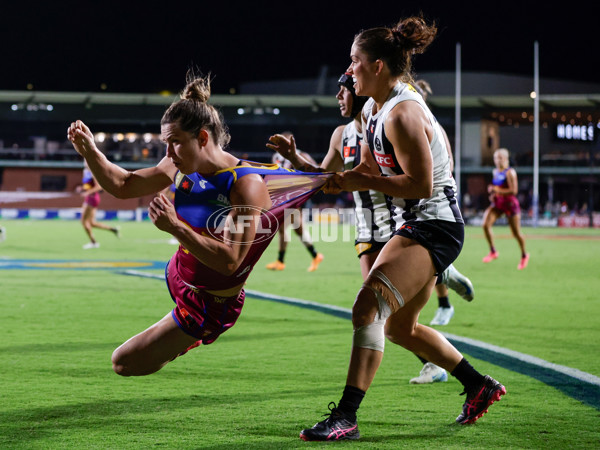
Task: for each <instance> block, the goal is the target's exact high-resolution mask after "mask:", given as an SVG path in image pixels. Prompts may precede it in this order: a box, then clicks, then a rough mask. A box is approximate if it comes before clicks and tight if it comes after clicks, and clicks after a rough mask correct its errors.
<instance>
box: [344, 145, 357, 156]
mask: <svg viewBox="0 0 600 450" xmlns="http://www.w3.org/2000/svg"><path fill="white" fill-rule="evenodd" d="M350 156H356V147H344V158H348V157H350Z"/></svg>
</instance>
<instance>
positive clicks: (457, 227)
mask: <svg viewBox="0 0 600 450" xmlns="http://www.w3.org/2000/svg"><path fill="white" fill-rule="evenodd" d="M394 236H403V237H405V238H408V239H413V240H415V241H417V242H418V243H419V244H421V245H422V246H423V247H425V248H426V249H427V250H429V254H430V255H431V260H432V261H433V265H434V266H435V269H436V271H437V273H436V275H439V274H440V273H442V272H443V271H444V270H446V268H447V267H448V266H449V265H450V264H452V262H454V260H456V258H458V255H459V254H460V251H461V249H462V246H463V242H464V240H465V226H464V224H462V223H456V222H448V221H445V220H421V221H418V220H408V221H406V222H405V223H404V224H403V225H402V226H401V227H400V229H399V230H396V232H395V233H394Z"/></svg>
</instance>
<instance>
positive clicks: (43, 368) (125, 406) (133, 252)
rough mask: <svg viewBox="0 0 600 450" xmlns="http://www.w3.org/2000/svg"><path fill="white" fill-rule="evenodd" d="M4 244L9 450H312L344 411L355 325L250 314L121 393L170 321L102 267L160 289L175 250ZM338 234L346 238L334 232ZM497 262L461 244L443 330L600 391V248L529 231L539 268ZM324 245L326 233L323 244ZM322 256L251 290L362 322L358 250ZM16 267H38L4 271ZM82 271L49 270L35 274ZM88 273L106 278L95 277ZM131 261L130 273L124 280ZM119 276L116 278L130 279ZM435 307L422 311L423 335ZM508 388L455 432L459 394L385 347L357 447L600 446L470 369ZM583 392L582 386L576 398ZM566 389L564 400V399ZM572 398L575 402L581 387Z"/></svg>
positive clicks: (580, 409)
mask: <svg viewBox="0 0 600 450" xmlns="http://www.w3.org/2000/svg"><path fill="white" fill-rule="evenodd" d="M2 225H3V226H4V227H6V228H7V232H8V233H7V235H8V239H7V240H6V241H5V242H3V243H1V244H0V308H1V314H0V330H1V333H2V334H1V336H2V342H1V343H0V355H1V361H2V368H1V370H0V386H1V388H2V396H1V400H0V448H3V449H4V448H7V449H37V448H44V449H63V448H76V449H80V448H86V449H87V448H90V449H94V448H98V449H129V448H132V449H146V448H176V449H223V448H227V449H229V448H233V449H247V448H272V449H288V448H314V447H319V446H321V445H323V444H322V443H305V442H302V441H301V440H300V439H299V438H298V434H299V431H300V430H301V429H302V428H305V427H309V426H312V425H313V424H314V423H315V422H317V421H318V420H321V419H322V414H324V413H325V412H327V404H328V403H329V402H330V401H335V402H337V401H338V400H339V398H340V395H341V392H342V389H343V386H344V382H345V376H346V369H347V365H348V356H349V352H350V345H351V335H352V326H351V323H350V321H349V320H347V319H343V318H337V317H333V316H331V315H327V314H324V313H322V312H319V311H313V310H309V309H305V308H299V307H297V306H292V305H286V304H280V303H275V302H271V301H266V300H259V299H256V298H248V300H247V302H246V305H245V307H244V312H243V314H242V316H241V317H240V319H239V321H238V323H237V324H236V326H235V327H233V328H232V329H231V330H230V331H228V332H227V333H225V334H224V335H223V336H222V337H221V338H220V339H219V340H218V341H217V342H216V343H214V344H212V345H210V346H206V347H200V348H198V349H195V350H193V351H191V352H189V353H188V354H187V355H185V356H184V357H182V358H179V359H177V360H175V361H174V362H173V363H170V364H169V365H167V366H166V367H165V368H164V369H163V370H161V371H160V372H158V373H156V374H154V375H151V376H148V377H139V378H123V377H119V376H117V375H115V374H114V373H113V372H112V368H111V364H110V355H111V353H112V351H113V350H114V348H116V347H117V346H118V345H120V344H121V343H122V342H123V341H125V340H126V339H128V338H129V337H131V336H133V335H134V334H136V333H138V332H140V331H142V330H144V329H145V328H147V327H148V326H149V325H151V324H153V323H154V322H156V321H157V320H158V319H160V318H161V317H163V316H164V315H165V314H166V313H167V312H168V311H170V309H171V308H172V301H171V299H170V296H169V295H168V293H167V291H166V288H165V286H164V283H163V282H161V281H159V280H154V279H148V278H141V277H133V276H124V275H122V274H119V273H118V270H115V269H111V268H106V266H107V264H106V263H107V262H117V263H121V265H122V266H134V265H135V262H139V261H142V262H144V261H158V262H160V265H158V264H157V265H141V266H140V267H134V268H136V269H139V270H146V271H148V272H152V273H155V274H160V273H161V270H162V269H161V267H162V264H163V262H166V260H167V259H168V258H169V257H170V256H171V254H172V253H173V252H174V251H175V246H173V245H170V244H168V242H167V240H168V237H169V236H168V235H166V234H164V233H162V232H160V231H158V230H157V229H155V228H154V227H153V225H152V224H151V223H149V222H143V223H133V222H122V223H120V225H121V227H122V235H123V236H122V238H121V239H120V240H117V239H116V238H115V237H114V236H113V235H111V234H110V233H107V232H103V231H97V232H96V235H97V238H98V240H99V241H100V242H101V247H100V248H99V249H96V250H88V251H84V250H82V248H81V246H82V244H84V243H85V242H86V239H85V236H84V232H83V230H82V228H81V225H80V224H79V222H76V221H35V220H24V221H13V220H7V221H3V223H2ZM337 231H338V232H339V233H340V236H341V235H342V234H343V233H342V232H343V231H347V230H343V229H342V228H339V229H338V230H337ZM495 231H496V235H497V248H498V250H499V252H500V258H499V259H498V260H496V261H494V262H492V263H490V264H482V263H481V258H482V257H483V256H484V255H485V254H486V252H487V247H486V244H485V240H484V238H483V234H482V232H481V229H480V228H467V239H466V241H465V246H464V249H463V252H462V253H461V255H460V257H459V259H458V260H457V261H456V262H455V266H456V267H457V268H458V269H459V270H460V271H461V272H463V273H464V274H466V275H467V276H469V277H470V278H471V280H472V281H473V283H474V285H475V293H476V297H475V300H474V301H473V302H472V303H467V302H465V301H464V300H462V299H461V298H460V297H458V296H457V295H456V294H453V293H452V292H451V294H450V300H451V302H452V304H453V305H454V307H455V309H456V313H455V316H454V318H453V319H452V321H451V322H450V324H449V325H447V326H445V327H438V328H439V329H440V331H444V332H448V333H452V334H455V335H459V336H465V337H469V338H473V339H476V340H479V341H484V342H486V343H489V344H494V345H497V346H500V347H504V348H507V349H510V350H514V351H518V352H521V353H525V354H528V355H532V356H535V357H538V358H541V359H544V360H546V361H549V362H552V363H555V364H560V365H563V366H568V367H571V368H576V369H579V370H581V371H584V372H587V373H589V374H592V375H594V376H596V377H598V376H600V360H599V358H598V355H599V350H600V301H599V299H598V295H599V294H598V293H599V291H600V277H599V276H598V266H599V264H600V251H599V250H600V232H599V231H598V230H587V229H584V230H564V229H547V228H543V229H525V230H524V231H525V234H526V238H527V245H528V250H529V251H530V253H531V255H532V256H531V261H530V264H529V267H528V268H527V269H526V270H524V271H517V269H516V266H517V263H518V260H519V252H518V247H517V244H516V242H515V240H514V239H512V238H511V237H510V234H509V231H508V229H507V228H506V227H496V228H495ZM320 234H321V233H319V234H318V235H320ZM315 245H316V248H317V250H318V251H320V252H322V253H323V254H324V255H325V260H324V261H323V263H322V264H321V266H320V267H319V269H318V270H317V271H316V272H314V273H307V272H306V268H307V267H308V265H309V262H310V258H309V255H308V253H307V252H306V250H305V249H304V248H303V247H302V245H301V244H300V242H299V241H298V239H297V238H295V236H293V239H292V241H291V243H290V245H289V251H288V255H287V258H286V264H287V267H286V270H285V271H283V272H277V273H274V272H270V271H268V270H266V269H265V268H264V265H265V264H266V263H268V262H270V261H272V260H273V259H274V258H275V255H276V250H277V247H276V243H273V244H272V245H271V247H270V248H269V249H268V250H267V252H266V253H265V254H264V255H263V258H262V260H261V261H260V262H259V264H258V265H257V267H256V268H255V270H254V272H253V273H252V275H251V277H250V279H249V282H248V285H247V287H248V289H251V290H254V291H261V292H265V293H271V294H278V295H282V296H286V297H295V298H300V299H305V300H310V301H314V302H321V303H325V304H329V305H337V306H341V307H344V308H350V307H351V305H352V302H353V300H354V296H355V294H356V292H357V290H358V288H359V286H360V284H361V282H362V280H361V276H360V271H359V266H358V260H357V258H356V256H355V254H354V249H353V246H352V244H351V243H350V242H343V240H341V239H339V240H337V241H334V242H324V241H322V240H320V241H317V242H316V243H315ZM14 260H26V261H27V262H26V263H25V264H23V263H22V264H23V266H22V267H21V268H17V269H10V268H8V267H10V266H11V265H12V264H13V263H14ZM52 260H60V261H63V260H65V261H79V262H82V261H85V262H86V264H85V265H84V268H78V267H79V266H78V265H77V264H75V265H70V266H65V264H58V265H57V264H54V265H52V264H50V265H48V264H42V265H41V267H39V266H38V267H35V266H31V265H30V263H31V262H33V261H36V262H40V261H42V262H43V261H52ZM90 262H95V263H96V264H95V265H96V266H97V267H94V264H90ZM123 263H128V264H123ZM121 268H122V267H121ZM436 307H437V301H436V299H435V298H432V299H431V301H430V302H429V304H428V305H427V306H426V308H425V309H424V310H423V312H422V322H423V323H429V321H430V320H431V318H432V317H433V314H434V311H435V308H436ZM466 357H467V358H468V359H469V360H470V362H471V363H472V364H473V365H474V366H475V367H476V368H477V369H478V370H479V371H481V372H482V373H489V374H490V375H492V376H493V377H494V378H496V379H498V380H499V381H501V382H502V383H503V384H504V385H505V386H506V388H507V391H508V393H507V395H505V396H504V397H503V398H502V400H501V401H500V402H499V403H496V404H494V405H493V406H492V407H491V408H490V412H489V413H488V414H486V415H485V416H484V417H483V418H482V419H481V420H479V421H478V422H477V424H475V425H472V426H459V425H456V424H455V423H454V419H455V418H456V416H457V415H458V413H459V412H460V408H461V405H462V403H463V401H464V397H463V396H459V395H458V394H459V393H460V392H461V391H462V389H461V385H460V383H459V382H458V381H456V380H455V379H453V378H451V379H450V380H449V382H448V383H437V384H435V385H421V386H415V385H410V384H409V383H408V380H409V379H410V378H412V377H414V376H416V375H417V374H418V372H419V370H420V369H421V364H420V362H419V361H418V360H417V358H416V357H415V356H413V355H412V354H410V353H409V352H407V351H406V350H404V349H402V348H400V347H397V346H394V345H392V344H389V343H388V345H387V347H386V352H385V357H384V360H383V363H382V366H381V368H380V370H379V372H378V373H377V376H376V378H375V381H374V383H373V385H372V387H371V389H370V390H369V392H368V394H367V396H366V397H365V400H364V401H363V403H362V405H361V408H360V410H359V427H360V430H361V434H362V438H361V440H360V441H357V442H339V443H336V444H325V445H336V446H343V447H350V446H352V447H356V448H376V449H397V448H410V449H413V448H444V449H446V448H456V449H458V448H466V447H471V448H490V449H492V448H493V449H497V448H598V447H600V411H599V410H598V409H597V408H595V407H593V406H588V405H586V404H585V403H582V402H581V401H579V400H578V399H576V398H573V397H571V396H569V395H566V394H565V393H563V392H564V391H563V390H559V389H556V388H555V387H551V386H549V385H547V384H544V383H543V382H541V381H538V380H537V379H535V378H533V377H530V376H527V375H523V374H522V373H520V372H519V371H518V370H511V368H510V367H506V365H504V366H499V365H496V364H494V363H493V361H488V360H482V359H477V358H476V357H473V356H470V355H469V354H466ZM576 384H577V383H574V385H576ZM567 387H568V386H567ZM575 387H576V386H575Z"/></svg>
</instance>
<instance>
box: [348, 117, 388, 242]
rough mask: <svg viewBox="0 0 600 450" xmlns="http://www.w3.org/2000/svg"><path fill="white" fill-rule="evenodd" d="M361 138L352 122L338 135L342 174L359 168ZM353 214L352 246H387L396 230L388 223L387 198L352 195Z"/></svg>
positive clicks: (371, 194) (364, 193)
mask: <svg viewBox="0 0 600 450" xmlns="http://www.w3.org/2000/svg"><path fill="white" fill-rule="evenodd" d="M361 141H362V134H359V133H358V131H357V130H356V126H355V124H354V120H353V121H352V122H350V123H349V124H348V125H346V127H345V128H344V131H343V132H342V145H341V147H340V148H341V150H342V155H341V156H342V158H343V160H344V170H352V169H354V168H355V167H356V166H357V165H358V164H360V146H361ZM352 195H353V197H354V204H355V208H354V212H355V214H356V242H357V243H360V242H370V241H376V242H387V241H388V240H389V239H390V238H391V237H392V233H393V232H394V231H395V230H396V223H395V222H394V220H393V219H392V213H391V211H392V201H391V197H389V196H387V195H384V194H382V193H381V192H379V191H374V190H368V191H354V192H352Z"/></svg>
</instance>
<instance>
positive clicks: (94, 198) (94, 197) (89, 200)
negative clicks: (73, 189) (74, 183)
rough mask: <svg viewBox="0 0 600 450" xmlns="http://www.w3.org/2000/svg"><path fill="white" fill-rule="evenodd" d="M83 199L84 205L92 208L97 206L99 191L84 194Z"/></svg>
mask: <svg viewBox="0 0 600 450" xmlns="http://www.w3.org/2000/svg"><path fill="white" fill-rule="evenodd" d="M83 201H84V202H85V204H86V205H89V206H91V207H92V208H97V207H98V205H99V204H100V193H99V192H94V193H93V194H90V195H86V196H85V199H84V200H83Z"/></svg>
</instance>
